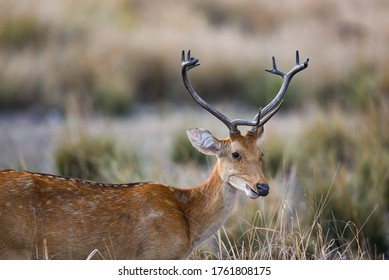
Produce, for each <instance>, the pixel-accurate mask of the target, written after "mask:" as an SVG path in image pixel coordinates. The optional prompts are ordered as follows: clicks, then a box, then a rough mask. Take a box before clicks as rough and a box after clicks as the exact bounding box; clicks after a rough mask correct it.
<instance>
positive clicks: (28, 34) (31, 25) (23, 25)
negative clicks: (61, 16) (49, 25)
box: [0, 15, 47, 49]
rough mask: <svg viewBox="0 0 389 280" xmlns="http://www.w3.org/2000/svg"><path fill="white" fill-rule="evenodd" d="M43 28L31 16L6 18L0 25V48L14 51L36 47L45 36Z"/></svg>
mask: <svg viewBox="0 0 389 280" xmlns="http://www.w3.org/2000/svg"><path fill="white" fill-rule="evenodd" d="M46 34H47V32H46V30H45V28H43V27H42V26H40V25H39V23H38V21H37V19H36V18H35V17H32V16H28V15H26V16H15V17H8V18H6V19H5V20H3V21H2V22H1V24H0V46H2V47H6V48H10V49H14V48H22V47H25V46H28V45H37V44H38V43H40V42H41V40H42V39H44V37H45V36H46Z"/></svg>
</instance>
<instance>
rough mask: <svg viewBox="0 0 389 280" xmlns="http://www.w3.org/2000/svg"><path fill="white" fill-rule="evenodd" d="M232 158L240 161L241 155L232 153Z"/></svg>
mask: <svg viewBox="0 0 389 280" xmlns="http://www.w3.org/2000/svg"><path fill="white" fill-rule="evenodd" d="M232 157H233V158H234V159H239V158H240V154H239V153H236V152H235V153H232Z"/></svg>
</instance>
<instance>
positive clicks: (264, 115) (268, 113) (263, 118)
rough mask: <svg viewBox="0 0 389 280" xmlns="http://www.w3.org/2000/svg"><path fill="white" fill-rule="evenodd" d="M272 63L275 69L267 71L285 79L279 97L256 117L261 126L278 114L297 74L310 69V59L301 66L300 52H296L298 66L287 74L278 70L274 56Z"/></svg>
mask: <svg viewBox="0 0 389 280" xmlns="http://www.w3.org/2000/svg"><path fill="white" fill-rule="evenodd" d="M272 61H273V68H272V69H266V70H265V71H267V72H270V73H273V74H276V75H279V76H281V77H282V78H283V81H282V85H281V88H280V90H279V91H278V93H277V95H276V96H275V97H274V99H273V100H272V101H270V103H269V104H267V105H266V106H265V108H263V109H262V110H261V112H260V113H258V114H257V115H256V116H255V117H254V121H256V120H258V119H260V122H259V125H260V126H261V125H264V124H265V123H266V122H267V121H268V120H269V119H270V118H271V117H272V116H273V115H274V114H275V113H277V111H278V109H279V108H280V107H281V105H282V102H283V100H282V97H283V96H284V94H285V92H286V90H287V89H288V86H289V83H290V81H291V80H292V78H293V76H294V75H295V74H297V73H298V72H300V71H302V70H304V69H305V68H307V67H308V62H309V58H307V60H305V62H304V63H303V64H300V54H299V51H296V65H295V66H294V67H293V68H292V70H290V71H289V72H288V73H286V74H285V73H283V72H281V71H280V70H278V69H277V65H276V59H275V58H274V56H273V57H272ZM277 104H278V105H277ZM276 105H277V106H276ZM254 129H255V128H254Z"/></svg>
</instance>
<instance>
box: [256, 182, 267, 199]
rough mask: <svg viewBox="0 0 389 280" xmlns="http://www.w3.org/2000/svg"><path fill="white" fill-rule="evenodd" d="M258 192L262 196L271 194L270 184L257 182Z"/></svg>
mask: <svg viewBox="0 0 389 280" xmlns="http://www.w3.org/2000/svg"><path fill="white" fill-rule="evenodd" d="M257 193H258V194H259V195H260V196H267V195H268V194H269V185H268V184H257Z"/></svg>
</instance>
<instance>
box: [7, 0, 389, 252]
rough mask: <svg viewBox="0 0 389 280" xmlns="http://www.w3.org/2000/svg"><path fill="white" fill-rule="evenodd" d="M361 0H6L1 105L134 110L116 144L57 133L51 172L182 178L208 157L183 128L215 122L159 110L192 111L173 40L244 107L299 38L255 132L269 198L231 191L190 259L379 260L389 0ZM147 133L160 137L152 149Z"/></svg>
mask: <svg viewBox="0 0 389 280" xmlns="http://www.w3.org/2000/svg"><path fill="white" fill-rule="evenodd" d="M365 2H366V1H354V0H346V1H335V0H329V1H315V2H313V1H308V0H303V1H300V2H299V5H296V4H295V3H294V2H291V1H286V0H282V1H278V2H274V1H265V0H260V1H252V0H243V1H232V0H216V1H205V0H195V1H190V2H188V1H178V2H177V1H172V0H168V1H156V0H151V1H147V2H146V1H138V0H131V1H125V0H116V1H95V0H82V1H70V2H69V1H56V2H55V4H53V3H52V1H48V0H40V1H38V2H36V1H17V3H16V2H15V1H12V0H4V1H1V2H0V113H1V114H3V115H7V114H8V113H9V112H12V113H15V112H23V113H22V114H24V112H25V110H27V111H33V112H36V111H39V112H43V115H45V114H46V113H47V114H49V112H52V110H53V109H54V110H56V111H58V112H59V113H60V114H61V116H64V119H65V120H68V119H73V118H76V119H77V118H79V119H78V120H76V122H77V121H79V122H82V121H83V120H82V119H83V118H84V115H83V114H85V115H87V117H86V118H88V117H90V118H91V119H93V117H96V116H97V115H100V116H101V115H102V116H104V117H107V116H108V117H112V118H115V117H117V116H121V117H123V116H126V115H129V116H128V117H127V118H126V119H125V122H126V123H125V125H123V127H126V126H127V125H128V122H130V124H131V125H134V122H133V119H136V118H140V119H141V120H144V122H142V121H141V122H140V124H139V125H138V126H136V125H134V128H131V132H132V131H137V134H136V135H133V134H131V133H127V134H126V137H127V138H131V139H133V140H132V141H130V140H129V139H127V138H126V139H125V141H122V142H121V144H122V145H119V144H118V142H119V140H118V137H117V135H114V134H112V135H111V134H109V135H102V136H101V135H100V136H98V135H97V136H96V135H95V134H92V133H90V131H85V132H84V131H83V133H79V134H81V135H82V136H80V137H78V138H77V137H76V138H75V139H68V138H66V137H62V139H61V141H58V142H57V143H56V150H55V151H54V153H53V155H52V156H51V157H52V158H54V160H52V162H54V164H55V166H56V170H57V171H58V172H59V173H61V174H63V175H66V176H76V177H81V178H84V179H94V180H102V181H110V182H125V181H132V180H134V181H139V180H158V181H162V182H164V183H169V184H172V185H191V186H193V185H195V184H196V182H199V179H200V177H202V176H203V175H204V165H206V164H208V165H211V163H209V162H208V161H207V159H206V158H205V157H204V156H203V155H201V154H200V153H199V152H197V151H196V150H195V149H193V148H192V147H191V145H190V143H189V141H188V140H187V138H186V136H185V133H184V132H185V129H186V128H187V124H188V127H192V126H193V125H201V126H202V127H204V128H206V129H209V130H211V131H212V132H214V130H216V129H218V127H219V126H221V127H222V125H221V124H220V125H218V124H216V125H214V124H215V123H216V122H215V123H213V122H212V121H213V120H212V121H211V120H210V119H212V118H213V117H212V116H210V115H207V116H206V117H205V118H204V119H205V121H202V117H201V116H200V114H199V115H196V118H197V117H198V116H199V119H200V121H199V120H190V121H188V120H187V119H185V120H183V121H182V122H181V123H179V122H178V121H174V122H170V123H169V122H166V121H165V120H166V116H167V115H173V114H176V113H177V112H176V111H175V110H171V108H177V107H179V108H180V110H179V111H180V112H179V113H180V114H181V115H179V116H183V115H185V116H187V115H188V111H190V112H193V110H192V109H190V110H189V109H187V107H186V106H182V105H187V104H194V103H193V101H192V100H191V98H190V97H189V96H188V95H187V94H186V92H185V89H184V87H183V85H182V81H181V75H180V54H181V50H183V49H185V50H187V49H192V54H193V55H194V56H196V57H199V58H200V63H201V66H200V67H199V68H198V69H195V70H193V71H191V73H190V76H191V80H192V81H193V84H194V87H195V88H196V90H197V91H198V92H199V93H200V95H201V96H203V97H204V98H205V99H206V100H208V101H209V102H211V103H215V102H221V103H219V104H217V105H218V106H224V105H225V104H226V103H228V104H229V106H231V107H232V109H231V108H230V109H229V110H230V112H229V113H231V114H228V115H229V116H230V115H231V116H234V115H235V116H236V117H243V116H241V115H240V114H241V113H242V112H243V113H245V114H246V113H247V114H248V113H249V112H253V113H252V115H254V114H255V111H256V110H257V109H258V107H259V106H261V105H263V104H266V102H268V101H269V100H270V99H271V98H272V97H273V96H274V94H276V92H277V91H278V88H279V86H280V82H281V80H280V78H279V77H276V76H274V75H271V74H269V73H266V72H264V71H263V70H264V69H265V68H270V67H271V56H272V55H274V56H275V57H276V59H277V61H278V67H279V69H280V70H287V69H290V67H291V66H292V65H293V63H294V51H295V50H296V49H299V50H300V55H301V56H302V59H304V58H306V57H309V58H310V59H311V60H310V66H309V68H308V70H307V71H304V72H303V73H302V74H301V75H299V76H296V78H295V79H294V80H293V82H292V84H291V87H290V88H289V89H288V93H287V94H286V99H285V102H284V106H283V108H282V109H281V112H280V113H279V114H278V115H277V117H275V118H273V119H272V121H271V122H269V123H268V124H267V127H266V135H265V139H264V141H263V143H262V144H261V145H262V147H263V151H264V154H265V167H264V169H265V175H266V177H267V178H268V179H269V183H270V186H271V193H270V195H269V196H268V197H266V198H265V199H260V200H256V201H248V200H247V199H246V198H245V199H243V198H242V201H239V202H238V205H236V207H235V210H234V213H233V215H232V217H231V218H230V219H229V221H228V223H227V224H226V225H225V226H224V228H222V229H221V230H220V231H219V232H218V234H217V235H216V236H215V237H214V238H213V239H211V241H210V242H209V243H208V244H204V245H203V246H202V248H199V250H197V251H196V252H195V254H194V256H193V258H196V259H215V258H216V259H219V258H223V259H381V258H388V253H389V235H388V232H389V224H388V223H389V221H388V219H387V217H388V211H389V173H388V172H387V170H389V132H388V127H389V82H388V81H389V77H388V73H389V56H388V55H387V48H386V46H387V45H389V41H388V40H389V28H388V26H389V21H388V20H387V18H388V17H387V13H388V11H389V2H388V1H381V0H373V1H369V2H368V3H367V2H366V3H365ZM20 3H22V4H20ZM43 6H44V7H46V8H45V9H42V7H43ZM280 6H282V7H283V8H282V9H280V8H279V7H280ZM48 11H49V12H48ZM150 38H151V39H150ZM150 105H151V106H150ZM75 107H76V111H77V110H78V111H79V113H80V114H79V115H78V116H75V113H74V111H75V110H74V108H75ZM150 107H151V108H152V109H151V110H150V109H148V111H147V110H146V109H147V108H150ZM145 108H146V109H145ZM36 109H38V110H36ZM196 109H197V108H196ZM150 112H151V114H150ZM250 114H251V113H250ZM11 115H12V114H11ZM149 115H151V116H152V117H149ZM174 116H176V115H174ZM235 116H234V117H235ZM190 117H191V116H189V118H190ZM176 118H177V117H176ZM178 118H180V117H178ZM116 120H118V119H116ZM120 120H123V119H120ZM168 120H170V121H172V119H168ZM162 124H163V129H162V128H161V127H162ZM189 124H190V126H189ZM83 125H84V126H87V125H86V124H85V123H83ZM183 125H185V126H183ZM145 127H147V129H145ZM177 127H183V129H182V130H180V134H177V131H178V130H177ZM2 131H6V130H5V129H2ZM102 133H104V129H102ZM2 134H6V132H4V133H3V132H2ZM139 139H140V140H139ZM150 139H151V140H152V139H158V142H157V143H155V145H154V146H147V145H148V142H150ZM0 140H2V139H0ZM123 142H124V143H123ZM129 142H130V143H129ZM154 142H155V141H154ZM1 143H7V142H2V141H0V144H1ZM2 146H6V148H4V147H2ZM8 147H9V145H0V149H3V150H4V149H7V148H8ZM145 147H146V148H145ZM34 149H35V147H34ZM146 151H147V154H146ZM0 153H1V150H0ZM18 156H20V158H23V155H18ZM23 160H24V161H25V162H24V163H23V164H26V165H27V166H33V167H34V168H33V169H34V170H37V169H38V168H35V166H34V163H33V162H29V160H28V158H24V159H23ZM13 162H14V161H13ZM1 163H2V162H1ZM2 164H3V165H4V163H2ZM52 169H55V168H52ZM199 174H200V175H199ZM204 176H205V175H204ZM188 182H190V184H189V183H188Z"/></svg>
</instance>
